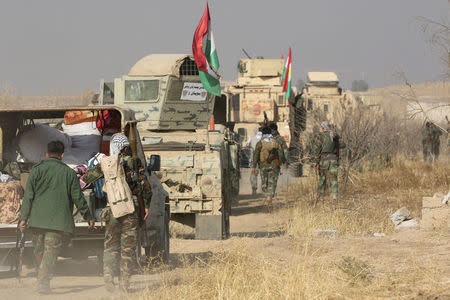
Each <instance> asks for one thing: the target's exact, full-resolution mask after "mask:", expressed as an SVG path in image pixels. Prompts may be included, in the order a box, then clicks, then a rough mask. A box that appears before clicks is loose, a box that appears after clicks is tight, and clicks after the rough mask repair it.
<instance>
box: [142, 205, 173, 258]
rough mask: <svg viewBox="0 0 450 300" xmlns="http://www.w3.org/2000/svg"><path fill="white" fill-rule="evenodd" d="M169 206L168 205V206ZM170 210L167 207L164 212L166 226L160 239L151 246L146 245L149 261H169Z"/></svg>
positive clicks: (146, 255) (146, 254)
mask: <svg viewBox="0 0 450 300" xmlns="http://www.w3.org/2000/svg"><path fill="white" fill-rule="evenodd" d="M167 207H168V206H167ZM169 222H170V212H169V210H168V209H166V211H165V214H164V227H163V232H162V234H161V236H160V239H159V241H157V242H156V243H155V244H154V245H152V246H150V247H145V248H144V250H145V257H146V260H147V261H158V260H159V261H161V262H163V263H168V262H169V254H170V235H169Z"/></svg>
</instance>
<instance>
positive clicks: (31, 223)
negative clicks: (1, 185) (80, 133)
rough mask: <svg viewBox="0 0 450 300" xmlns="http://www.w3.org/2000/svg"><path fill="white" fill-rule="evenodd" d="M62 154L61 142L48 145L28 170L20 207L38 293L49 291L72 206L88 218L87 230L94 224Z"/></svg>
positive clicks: (68, 230)
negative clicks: (30, 238)
mask: <svg viewBox="0 0 450 300" xmlns="http://www.w3.org/2000/svg"><path fill="white" fill-rule="evenodd" d="M63 156H64V144H63V143H62V142H60V141H53V142H50V143H49V144H48V146H47V153H46V157H47V158H46V159H44V160H42V161H41V162H40V163H39V164H37V165H35V166H34V167H33V169H32V170H31V173H30V176H29V178H28V181H27V186H26V188H25V194H24V197H23V203H22V207H21V209H20V218H19V228H20V230H21V231H22V232H24V231H25V227H26V226H28V228H30V229H31V232H32V234H33V246H34V255H35V260H36V267H37V279H38V284H37V292H38V293H41V294H48V293H50V292H51V290H50V280H51V278H52V275H53V270H54V267H55V263H56V260H57V258H58V254H59V251H60V250H61V247H62V244H63V240H64V239H65V237H67V236H69V235H70V234H73V231H74V229H75V224H74V221H73V216H72V213H73V205H74V204H75V205H76V207H77V208H78V211H79V212H80V213H81V215H82V216H83V218H84V219H85V220H88V221H89V229H92V228H93V227H94V223H95V220H94V218H93V217H92V215H91V213H90V211H89V207H88V205H87V203H86V200H85V199H84V197H83V194H82V192H81V188H80V182H79V180H78V178H77V175H76V174H75V171H73V170H72V169H71V168H69V167H68V166H67V165H65V164H64V163H63V162H61V159H62V157H63Z"/></svg>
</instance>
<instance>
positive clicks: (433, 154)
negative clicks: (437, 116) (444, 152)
mask: <svg viewBox="0 0 450 300" xmlns="http://www.w3.org/2000/svg"><path fill="white" fill-rule="evenodd" d="M441 135H442V132H441V130H440V129H439V128H438V127H437V126H436V125H435V124H433V123H431V122H428V121H427V122H426V123H425V126H424V128H423V129H422V147H423V149H422V150H423V160H424V161H425V162H429V163H432V162H433V161H437V159H438V158H439V148H440V146H441V141H440V136H441Z"/></svg>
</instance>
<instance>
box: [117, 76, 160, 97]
mask: <svg viewBox="0 0 450 300" xmlns="http://www.w3.org/2000/svg"><path fill="white" fill-rule="evenodd" d="M158 92H159V80H127V81H125V101H126V102H134V101H150V100H156V99H158Z"/></svg>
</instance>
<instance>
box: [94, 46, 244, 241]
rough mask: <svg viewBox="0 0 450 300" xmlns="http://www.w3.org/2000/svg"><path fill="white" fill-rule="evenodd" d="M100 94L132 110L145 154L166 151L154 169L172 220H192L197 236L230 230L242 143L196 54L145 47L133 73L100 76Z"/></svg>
mask: <svg viewBox="0 0 450 300" xmlns="http://www.w3.org/2000/svg"><path fill="white" fill-rule="evenodd" d="M98 99H99V100H98V101H99V102H100V103H114V104H115V105H127V106H129V107H131V108H132V109H133V110H134V111H135V113H136V118H137V119H139V123H138V124H137V128H138V130H139V133H140V135H141V139H142V144H143V147H144V151H145V154H146V155H147V156H149V155H150V154H158V155H160V156H161V169H160V171H159V172H156V174H157V176H158V177H159V178H160V180H161V183H162V185H163V187H164V188H165V189H166V190H167V191H168V193H169V202H170V214H171V220H173V221H177V222H180V223H183V224H186V225H189V226H192V227H194V228H195V237H196V238H197V239H222V238H225V237H227V236H228V235H229V226H230V225H229V216H230V211H231V201H232V199H233V197H235V196H236V195H237V193H238V191H239V167H238V163H237V159H238V156H237V152H238V145H237V143H236V142H235V137H234V133H233V131H232V126H228V124H227V122H226V121H227V120H226V110H227V105H226V101H225V97H215V96H214V95H212V94H209V93H207V92H206V90H205V89H204V88H203V86H202V84H201V81H200V77H199V75H198V69H197V66H196V64H195V61H194V59H193V57H192V56H191V55H187V54H152V55H148V56H146V57H144V58H142V59H141V60H139V61H138V62H137V63H136V64H135V65H134V66H133V67H132V68H131V70H130V71H129V73H128V75H125V76H122V77H120V78H116V79H114V82H104V81H101V84H100V93H99V98H98ZM209 124H210V125H209Z"/></svg>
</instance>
